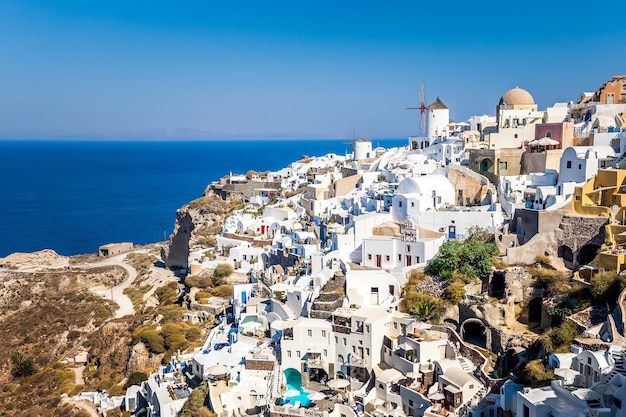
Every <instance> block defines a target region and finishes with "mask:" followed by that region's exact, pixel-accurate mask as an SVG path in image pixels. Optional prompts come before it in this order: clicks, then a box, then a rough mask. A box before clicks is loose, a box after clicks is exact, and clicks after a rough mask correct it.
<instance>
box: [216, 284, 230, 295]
mask: <svg viewBox="0 0 626 417" xmlns="http://www.w3.org/2000/svg"><path fill="white" fill-rule="evenodd" d="M211 292H212V293H213V295H214V296H215V297H221V298H228V297H230V296H232V295H233V286H232V285H230V284H222V285H220V286H219V287H215V288H214V289H213V290H212V291H211Z"/></svg>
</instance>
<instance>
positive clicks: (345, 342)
mask: <svg viewBox="0 0 626 417" xmlns="http://www.w3.org/2000/svg"><path fill="white" fill-rule="evenodd" d="M346 344H347V341H346V338H345V337H344V338H343V345H344V346H345V345H346Z"/></svg>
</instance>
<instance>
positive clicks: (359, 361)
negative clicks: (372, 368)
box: [348, 355, 369, 368]
mask: <svg viewBox="0 0 626 417" xmlns="http://www.w3.org/2000/svg"><path fill="white" fill-rule="evenodd" d="M348 363H349V364H350V366H358V367H360V368H366V367H367V366H368V365H369V360H368V359H365V358H360V357H358V356H354V355H350V358H349V359H348Z"/></svg>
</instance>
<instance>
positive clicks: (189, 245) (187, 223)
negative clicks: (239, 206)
mask: <svg viewBox="0 0 626 417" xmlns="http://www.w3.org/2000/svg"><path fill="white" fill-rule="evenodd" d="M235 207H236V206H235V205H232V204H231V203H229V202H225V201H223V200H222V199H220V198H219V197H218V196H216V195H215V194H213V193H212V192H211V191H207V192H205V194H204V195H203V196H202V197H201V198H199V199H197V200H194V201H192V202H190V203H189V204H186V205H184V206H183V207H181V208H179V209H178V210H177V211H176V224H175V225H174V231H173V232H172V234H171V235H170V238H169V240H168V242H167V245H166V246H165V247H164V248H163V249H162V250H161V258H162V260H163V262H164V263H165V265H166V266H167V267H168V268H187V267H189V265H188V258H189V252H190V250H193V247H194V245H195V244H196V242H197V241H198V239H199V238H202V237H205V236H209V235H212V234H216V233H219V232H220V231H221V229H222V226H223V225H224V221H225V220H226V217H228V216H229V215H230V213H231V212H232V210H233V208H235Z"/></svg>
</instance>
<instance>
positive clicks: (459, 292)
mask: <svg viewBox="0 0 626 417" xmlns="http://www.w3.org/2000/svg"><path fill="white" fill-rule="evenodd" d="M464 295H465V283H463V281H461V280H458V281H454V282H453V283H451V284H450V285H448V287H447V288H446V291H445V296H446V300H448V301H449V302H450V303H452V304H459V303H460V302H461V301H462V300H463V296H464Z"/></svg>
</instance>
